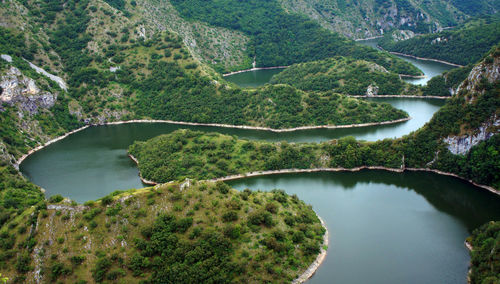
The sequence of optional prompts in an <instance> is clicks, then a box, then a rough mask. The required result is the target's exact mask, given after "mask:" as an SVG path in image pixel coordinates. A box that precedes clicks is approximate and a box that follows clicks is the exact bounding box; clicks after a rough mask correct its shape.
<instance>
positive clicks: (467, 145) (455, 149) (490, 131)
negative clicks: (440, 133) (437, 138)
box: [443, 117, 500, 155]
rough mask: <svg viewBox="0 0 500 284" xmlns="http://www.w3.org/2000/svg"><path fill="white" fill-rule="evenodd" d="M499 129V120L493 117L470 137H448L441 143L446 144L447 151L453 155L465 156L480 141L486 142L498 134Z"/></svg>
mask: <svg viewBox="0 0 500 284" xmlns="http://www.w3.org/2000/svg"><path fill="white" fill-rule="evenodd" d="M499 129H500V118H498V117H495V118H494V119H492V121H491V122H487V123H484V124H483V125H481V126H480V127H479V128H478V132H477V133H476V134H472V135H461V136H448V137H446V138H444V139H443V142H445V143H446V144H448V147H447V148H448V150H450V152H451V153H453V154H455V155H465V154H467V153H468V152H469V151H470V149H471V148H472V147H474V146H475V145H477V144H479V143H480V142H481V141H485V140H488V139H489V138H490V137H492V136H493V135H495V134H497V133H498V130H499Z"/></svg>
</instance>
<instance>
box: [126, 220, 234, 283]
mask: <svg viewBox="0 0 500 284" xmlns="http://www.w3.org/2000/svg"><path fill="white" fill-rule="evenodd" d="M183 220H186V219H177V218H176V217H174V216H172V215H161V216H159V217H158V218H157V219H156V221H155V223H154V225H153V226H152V228H151V230H150V231H151V233H150V234H149V236H148V237H147V239H146V240H145V242H144V244H143V246H141V248H140V249H141V250H142V255H143V256H141V255H138V254H136V255H134V256H133V257H132V261H131V264H130V267H132V269H133V271H138V270H139V269H141V268H143V269H144V268H149V269H151V270H152V272H153V274H152V277H151V279H150V281H152V282H153V283H159V282H162V283H164V282H169V283H205V282H217V283H228V282H231V279H232V278H233V277H235V276H236V273H237V270H236V267H235V265H234V263H232V261H231V260H230V258H229V257H230V253H231V252H232V249H233V248H232V244H231V242H230V241H229V240H228V239H226V237H224V236H223V235H222V234H220V233H218V232H215V231H206V232H203V233H202V235H201V236H200V237H199V238H197V239H196V240H193V241H191V242H186V241H180V240H179V237H178V236H177V234H182V233H184V232H185V231H186V226H185V225H182V224H190V222H192V220H191V221H190V222H188V221H183ZM160 255H161V256H163V257H161V258H155V261H149V262H148V261H146V259H147V258H145V257H155V256H160Z"/></svg>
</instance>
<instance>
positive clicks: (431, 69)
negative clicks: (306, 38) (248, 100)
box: [225, 38, 455, 88]
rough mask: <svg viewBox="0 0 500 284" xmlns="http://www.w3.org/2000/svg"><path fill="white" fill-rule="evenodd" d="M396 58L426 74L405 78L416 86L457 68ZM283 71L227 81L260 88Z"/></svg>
mask: <svg viewBox="0 0 500 284" xmlns="http://www.w3.org/2000/svg"><path fill="white" fill-rule="evenodd" d="M379 40H380V38H375V39H367V40H360V41H357V43H359V44H363V45H367V46H371V47H373V48H377V44H378V41H379ZM396 56H397V57H399V58H401V59H403V60H406V61H408V62H410V63H411V64H413V65H415V66H417V67H418V69H420V70H422V72H424V75H425V78H404V81H406V82H408V83H412V84H415V85H425V84H427V81H429V80H430V79H431V78H432V77H434V76H437V75H439V74H441V73H443V72H445V71H448V70H450V69H452V68H455V66H453V65H449V64H444V63H440V62H435V61H431V60H421V59H415V58H412V57H407V56H401V55H396ZM282 70H283V69H270V70H256V71H248V72H243V73H238V74H235V75H230V76H226V77H225V79H226V80H228V81H230V82H233V83H235V84H237V85H239V86H240V87H243V88H246V87H258V86H261V85H264V84H265V83H267V82H269V80H271V77H272V76H273V75H275V74H278V73H279V72H281V71H282Z"/></svg>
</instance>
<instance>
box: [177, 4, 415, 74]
mask: <svg viewBox="0 0 500 284" xmlns="http://www.w3.org/2000/svg"><path fill="white" fill-rule="evenodd" d="M171 2H172V4H173V5H174V6H175V7H176V9H177V10H178V11H179V13H180V14H181V15H182V16H183V17H184V18H187V19H189V20H196V21H203V22H207V23H209V24H211V25H215V26H220V27H225V28H229V29H233V30H238V31H242V32H244V33H245V34H247V35H248V36H249V37H250V38H251V39H252V44H253V49H252V51H251V54H250V56H251V57H253V56H255V58H256V63H257V66H259V67H265V66H284V65H291V64H293V63H298V62H304V61H311V60H318V59H324V58H328V57H332V56H335V55H346V56H347V55H349V56H351V57H353V58H356V59H364V60H367V61H372V62H375V63H377V64H379V65H381V66H384V67H385V68H387V69H388V70H391V71H393V72H396V73H401V74H408V75H419V74H420V71H419V70H418V69H417V68H416V67H414V66H412V65H411V64H408V63H407V62H404V61H402V60H400V59H398V58H396V57H393V56H390V55H388V54H386V53H381V52H378V51H376V50H374V49H372V48H369V47H366V46H361V45H357V44H355V43H354V42H353V41H351V40H348V39H347V38H344V37H343V36H340V35H338V34H334V33H331V32H330V31H328V30H325V29H323V28H321V26H320V25H319V24H318V23H316V22H313V21H310V20H308V19H307V18H305V17H304V16H300V15H297V14H288V13H286V12H285V11H284V10H283V8H282V7H281V6H280V4H279V2H278V1H267V0H251V1H231V0H223V1H203V0H189V1H181V0H173V1H171Z"/></svg>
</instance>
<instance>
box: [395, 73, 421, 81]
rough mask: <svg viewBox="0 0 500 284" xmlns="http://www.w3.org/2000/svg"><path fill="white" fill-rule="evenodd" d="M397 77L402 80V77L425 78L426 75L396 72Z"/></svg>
mask: <svg viewBox="0 0 500 284" xmlns="http://www.w3.org/2000/svg"><path fill="white" fill-rule="evenodd" d="M398 75H399V79H400V80H403V79H402V78H412V79H425V78H427V76H426V75H406V74H398Z"/></svg>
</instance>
